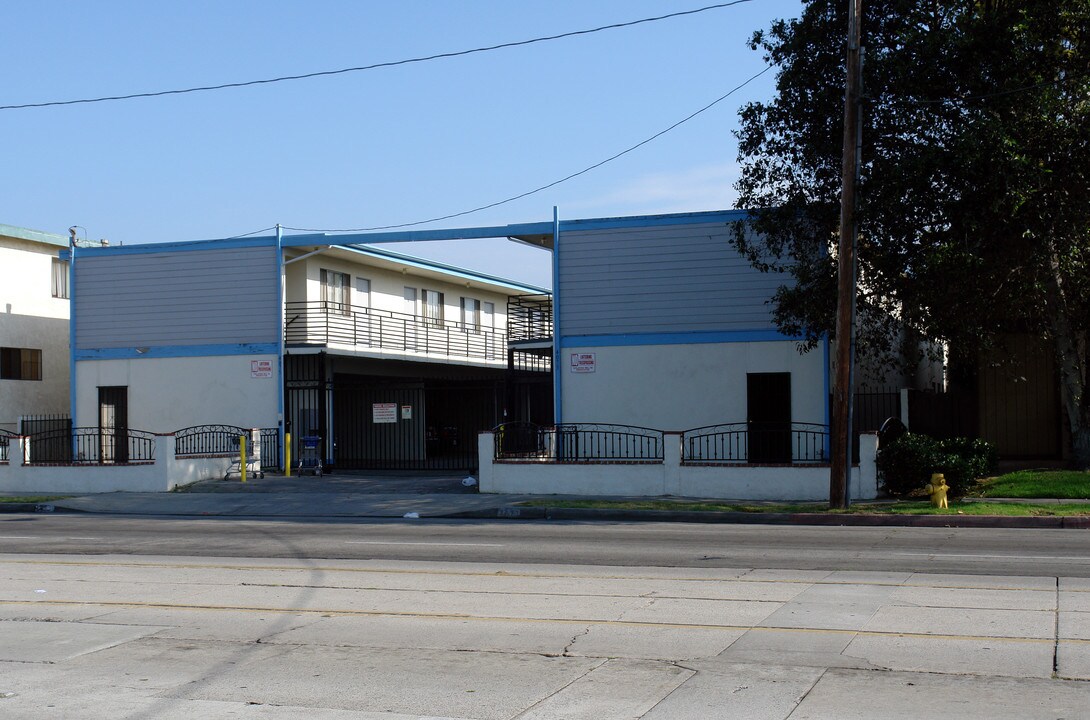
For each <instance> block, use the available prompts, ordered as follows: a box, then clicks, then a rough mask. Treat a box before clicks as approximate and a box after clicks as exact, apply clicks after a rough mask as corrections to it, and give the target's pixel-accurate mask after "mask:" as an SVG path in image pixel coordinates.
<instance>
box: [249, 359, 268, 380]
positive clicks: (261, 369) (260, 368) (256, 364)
mask: <svg viewBox="0 0 1090 720" xmlns="http://www.w3.org/2000/svg"><path fill="white" fill-rule="evenodd" d="M272 376H273V366H272V360H251V361H250V377H252V378H271V377H272Z"/></svg>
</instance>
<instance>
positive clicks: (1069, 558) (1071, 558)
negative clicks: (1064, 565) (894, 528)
mask: <svg viewBox="0 0 1090 720" xmlns="http://www.w3.org/2000/svg"><path fill="white" fill-rule="evenodd" d="M890 555H899V556H904V557H940V558H978V559H980V558H987V559H990V560H1051V561H1053V562H1080V563H1087V562H1090V558H1088V557H1079V556H1075V555H969V554H958V553H948V552H944V551H942V550H936V551H935V552H926V553H908V552H905V553H890Z"/></svg>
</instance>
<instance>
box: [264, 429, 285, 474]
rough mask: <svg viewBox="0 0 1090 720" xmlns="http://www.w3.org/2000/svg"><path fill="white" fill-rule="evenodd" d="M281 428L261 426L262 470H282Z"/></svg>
mask: <svg viewBox="0 0 1090 720" xmlns="http://www.w3.org/2000/svg"><path fill="white" fill-rule="evenodd" d="M283 457H284V455H283V452H282V450H281V445H280V428H261V470H262V471H271V470H281V469H283V468H281V465H282V464H283V463H282V460H283Z"/></svg>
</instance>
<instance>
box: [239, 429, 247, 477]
mask: <svg viewBox="0 0 1090 720" xmlns="http://www.w3.org/2000/svg"><path fill="white" fill-rule="evenodd" d="M238 467H239V472H238V474H239V477H241V478H242V482H246V436H245V435H239V436H238Z"/></svg>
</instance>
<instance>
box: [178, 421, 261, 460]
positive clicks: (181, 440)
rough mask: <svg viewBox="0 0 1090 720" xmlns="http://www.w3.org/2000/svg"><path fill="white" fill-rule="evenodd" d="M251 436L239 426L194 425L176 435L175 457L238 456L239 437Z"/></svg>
mask: <svg viewBox="0 0 1090 720" xmlns="http://www.w3.org/2000/svg"><path fill="white" fill-rule="evenodd" d="M249 434H250V431H249V430H247V429H246V428H244V427H239V426H237V425H194V426H193V427H187V428H184V429H182V430H178V431H177V432H175V433H174V455H175V457H189V456H193V455H231V456H233V455H238V450H239V442H238V439H239V437H241V436H242V435H246V436H249Z"/></svg>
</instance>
